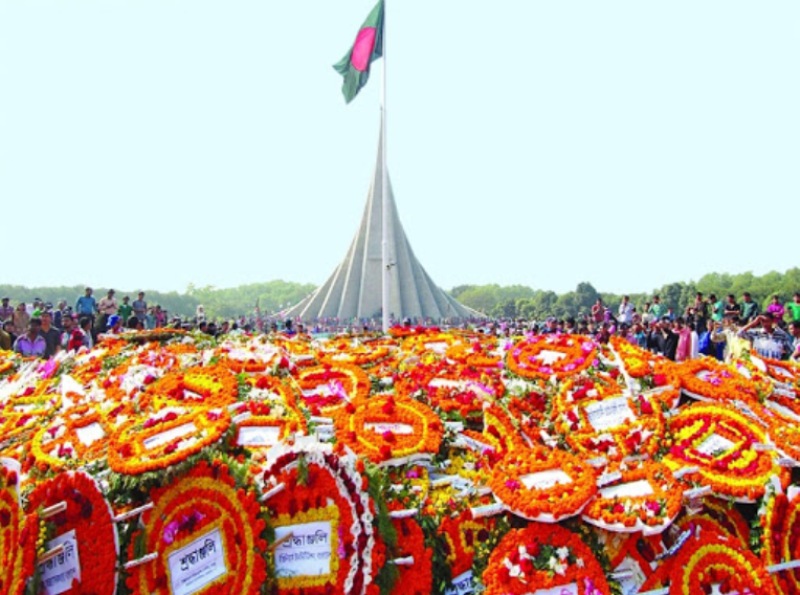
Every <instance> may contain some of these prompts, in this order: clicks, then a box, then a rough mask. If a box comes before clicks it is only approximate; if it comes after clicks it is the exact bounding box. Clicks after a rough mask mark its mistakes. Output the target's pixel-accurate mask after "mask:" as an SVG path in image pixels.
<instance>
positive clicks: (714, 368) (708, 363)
mask: <svg viewBox="0 0 800 595" xmlns="http://www.w3.org/2000/svg"><path fill="white" fill-rule="evenodd" d="M676 370H677V373H678V376H679V378H680V381H681V387H682V388H683V390H684V391H685V392H687V393H688V394H689V395H690V396H693V397H695V398H698V399H701V400H706V401H717V402H721V401H730V400H734V399H742V400H747V399H752V400H755V401H763V400H764V399H765V398H766V397H768V396H769V395H770V394H771V393H772V384H771V383H770V382H769V381H768V380H767V379H766V378H764V377H763V376H757V375H753V376H752V377H751V378H746V377H745V376H743V375H742V374H740V373H739V372H738V371H737V370H736V369H735V368H732V367H731V366H728V365H725V364H723V363H720V362H718V361H717V360H715V359H713V358H710V357H705V356H704V357H700V358H697V359H691V360H687V361H685V362H682V363H681V364H680V365H679V366H676Z"/></svg>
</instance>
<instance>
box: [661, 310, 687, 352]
mask: <svg viewBox="0 0 800 595" xmlns="http://www.w3.org/2000/svg"><path fill="white" fill-rule="evenodd" d="M674 332H675V333H676V334H677V335H678V342H677V345H676V347H675V357H674V358H670V359H674V360H675V361H676V362H683V361H686V360H688V359H691V356H692V329H691V328H690V327H689V325H688V324H686V321H685V320H684V319H683V318H682V317H679V318H678V319H676V320H675V328H674ZM665 355H666V354H665Z"/></svg>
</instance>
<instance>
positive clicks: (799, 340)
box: [789, 320, 800, 362]
mask: <svg viewBox="0 0 800 595" xmlns="http://www.w3.org/2000/svg"><path fill="white" fill-rule="evenodd" d="M789 334H790V335H791V336H792V354H791V355H790V356H789V359H791V360H792V361H795V362H796V361H798V360H800V320H793V321H792V322H790V323H789Z"/></svg>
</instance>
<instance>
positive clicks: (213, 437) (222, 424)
mask: <svg viewBox="0 0 800 595" xmlns="http://www.w3.org/2000/svg"><path fill="white" fill-rule="evenodd" d="M230 425H231V416H230V414H229V413H228V411H227V410H226V409H196V410H188V409H185V408H181V407H167V408H165V409H162V410H160V411H159V412H157V413H155V414H153V415H152V416H150V417H147V419H145V420H144V421H142V419H141V418H139V419H134V420H131V421H130V422H127V423H125V424H123V425H122V426H120V428H118V429H117V430H116V431H115V432H114V433H113V434H112V435H111V440H110V441H109V447H108V465H109V467H111V470H112V471H115V472H117V473H123V474H127V475H139V474H142V473H146V472H148V471H158V470H161V469H165V468H166V467H169V466H170V465H174V464H176V463H180V462H181V461H184V460H186V459H187V458H188V457H190V456H192V455H194V454H197V453H198V452H200V451H201V450H203V449H204V448H206V447H207V446H210V445H211V444H213V443H215V442H217V441H218V440H220V439H221V438H222V437H223V435H224V434H225V432H226V431H227V430H228V428H229V427H230Z"/></svg>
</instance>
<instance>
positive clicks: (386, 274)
mask: <svg viewBox="0 0 800 595" xmlns="http://www.w3.org/2000/svg"><path fill="white" fill-rule="evenodd" d="M387 3H388V2H387V0H383V33H382V35H383V37H382V43H383V68H382V70H381V75H382V76H381V78H382V85H381V265H382V266H381V269H382V271H383V275H382V287H381V294H382V303H381V307H382V308H381V309H382V310H383V332H384V333H386V332H388V331H389V324H390V320H389V314H390V313H389V287H390V280H391V276H390V275H391V273H392V264H391V263H390V262H389V175H388V173H387V169H386V78H387V77H386V64H387V60H386V58H387V51H386V5H387Z"/></svg>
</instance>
